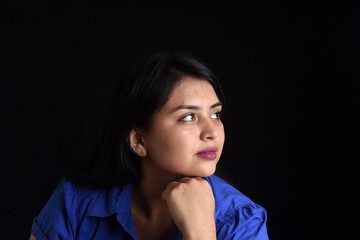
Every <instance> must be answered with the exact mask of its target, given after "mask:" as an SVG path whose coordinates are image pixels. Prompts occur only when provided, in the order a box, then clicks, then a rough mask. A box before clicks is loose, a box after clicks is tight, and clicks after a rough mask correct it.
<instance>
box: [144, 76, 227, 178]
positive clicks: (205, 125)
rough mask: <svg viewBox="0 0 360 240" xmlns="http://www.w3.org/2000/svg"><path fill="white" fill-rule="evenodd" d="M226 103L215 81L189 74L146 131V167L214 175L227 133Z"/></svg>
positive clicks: (145, 169) (181, 172) (199, 174)
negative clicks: (222, 120)
mask: <svg viewBox="0 0 360 240" xmlns="http://www.w3.org/2000/svg"><path fill="white" fill-rule="evenodd" d="M221 109H222V105H221V103H220V101H219V99H218V97H217V96H216V93H215V91H214V89H213V87H212V86H211V84H210V83H209V82H207V81H204V80H199V79H194V78H190V77H185V78H184V79H183V80H181V81H180V82H179V83H178V84H177V85H176V87H175V89H174V91H173V92H172V94H171V96H170V98H169V100H168V102H167V103H166V104H165V105H164V107H163V108H162V109H161V110H160V111H159V112H157V113H156V114H155V115H154V117H153V122H152V125H151V126H150V128H149V129H148V130H147V131H145V132H143V134H142V136H143V140H144V143H145V147H146V151H147V155H146V156H145V157H144V158H142V167H143V171H153V173H155V174H163V173H168V174H172V175H176V176H190V177H191V176H199V177H206V176H210V175H212V174H213V173H214V172H215V169H216V164H217V162H218V161H219V158H220V155H221V152H222V149H223V144H224V139H225V134H224V127H223V124H222V122H221V120H220V118H219V114H220V112H221Z"/></svg>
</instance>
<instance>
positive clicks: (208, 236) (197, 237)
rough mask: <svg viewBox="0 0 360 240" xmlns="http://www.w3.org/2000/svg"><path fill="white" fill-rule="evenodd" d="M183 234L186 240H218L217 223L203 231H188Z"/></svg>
mask: <svg viewBox="0 0 360 240" xmlns="http://www.w3.org/2000/svg"><path fill="white" fill-rule="evenodd" d="M182 234H183V239H184V240H202V239H204V240H215V239H216V227H215V223H214V224H212V225H211V226H210V227H207V228H204V229H202V230H196V229H192V230H189V231H186V232H184V233H182Z"/></svg>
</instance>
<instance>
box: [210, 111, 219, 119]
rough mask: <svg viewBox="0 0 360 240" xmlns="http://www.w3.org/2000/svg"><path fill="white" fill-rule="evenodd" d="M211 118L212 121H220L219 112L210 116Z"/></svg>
mask: <svg viewBox="0 0 360 240" xmlns="http://www.w3.org/2000/svg"><path fill="white" fill-rule="evenodd" d="M211 118H212V119H220V112H215V113H213V114H211Z"/></svg>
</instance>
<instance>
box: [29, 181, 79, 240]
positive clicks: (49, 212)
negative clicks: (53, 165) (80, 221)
mask: <svg viewBox="0 0 360 240" xmlns="http://www.w3.org/2000/svg"><path fill="white" fill-rule="evenodd" d="M77 209H78V194H77V189H76V187H75V186H74V185H72V184H71V183H69V182H68V181H66V180H63V181H61V182H60V183H59V185H58V186H57V188H56V189H55V191H54V192H53V194H52V195H51V197H50V199H49V200H48V202H47V203H46V205H45V206H44V208H43V209H42V210H41V212H40V214H39V215H38V216H37V217H35V219H34V221H33V225H32V228H31V230H32V233H33V235H34V237H35V238H36V239H37V240H47V239H51V240H53V239H54V240H58V239H75V236H76V235H75V234H76V225H77Z"/></svg>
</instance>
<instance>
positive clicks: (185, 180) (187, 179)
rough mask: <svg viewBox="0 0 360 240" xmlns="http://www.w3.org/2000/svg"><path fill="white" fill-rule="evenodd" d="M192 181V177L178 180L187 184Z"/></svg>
mask: <svg viewBox="0 0 360 240" xmlns="http://www.w3.org/2000/svg"><path fill="white" fill-rule="evenodd" d="M191 179H192V178H191V177H183V178H180V179H179V180H177V182H181V183H187V182H188V181H189V180H191Z"/></svg>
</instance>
